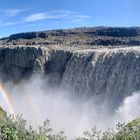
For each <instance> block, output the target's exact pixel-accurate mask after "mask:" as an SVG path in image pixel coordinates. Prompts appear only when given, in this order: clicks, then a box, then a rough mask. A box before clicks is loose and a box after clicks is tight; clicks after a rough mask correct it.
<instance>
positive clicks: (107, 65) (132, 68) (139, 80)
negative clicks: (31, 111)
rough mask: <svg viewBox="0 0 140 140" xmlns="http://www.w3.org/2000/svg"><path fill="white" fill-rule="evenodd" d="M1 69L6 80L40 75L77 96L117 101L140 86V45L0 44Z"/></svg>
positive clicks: (119, 101) (116, 102) (115, 102)
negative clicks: (10, 45)
mask: <svg viewBox="0 0 140 140" xmlns="http://www.w3.org/2000/svg"><path fill="white" fill-rule="evenodd" d="M0 70H1V77H2V78H3V79H4V80H13V81H19V80H21V79H24V78H30V77H31V76H33V75H36V74H40V75H41V76H43V77H45V78H47V79H48V80H49V83H52V84H55V85H57V86H61V87H62V88H66V89H69V90H70V91H71V92H73V93H74V94H75V95H77V97H79V95H80V96H83V95H86V96H89V97H91V96H93V95H97V96H101V97H102V98H108V99H110V100H108V101H109V102H114V104H118V103H121V101H122V100H123V99H124V98H125V97H126V96H128V95H130V94H131V93H132V92H134V91H137V90H139V89H140V48H139V47H129V48H114V49H107V48H106V49H105V48H104V49H88V50H87V49H76V50H75V49H71V48H70V49H64V48H63V49H62V48H61V49H60V48H59V47H58V48H49V47H33V46H32V47H25V46H24V47H1V49H0Z"/></svg>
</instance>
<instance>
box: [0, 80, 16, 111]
mask: <svg viewBox="0 0 140 140" xmlns="http://www.w3.org/2000/svg"><path fill="white" fill-rule="evenodd" d="M0 93H1V94H2V96H3V98H4V100H5V102H6V105H7V107H8V109H9V112H10V114H15V112H14V109H13V106H12V103H11V99H10V96H9V93H8V92H7V91H6V90H5V88H4V86H3V84H2V82H0Z"/></svg>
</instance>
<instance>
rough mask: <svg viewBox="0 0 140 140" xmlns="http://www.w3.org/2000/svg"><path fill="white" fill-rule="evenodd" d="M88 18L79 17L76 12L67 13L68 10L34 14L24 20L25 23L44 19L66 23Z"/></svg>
mask: <svg viewBox="0 0 140 140" xmlns="http://www.w3.org/2000/svg"><path fill="white" fill-rule="evenodd" d="M88 18H89V16H85V15H80V14H78V13H76V12H73V11H69V10H54V11H49V12H44V13H35V14H31V15H29V16H27V17H26V18H25V22H35V21H39V20H45V19H64V20H67V21H73V22H74V21H75V22H76V21H82V20H85V19H88Z"/></svg>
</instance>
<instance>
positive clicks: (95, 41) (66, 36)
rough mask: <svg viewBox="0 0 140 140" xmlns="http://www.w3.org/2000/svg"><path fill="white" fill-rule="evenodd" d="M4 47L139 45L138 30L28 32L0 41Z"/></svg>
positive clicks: (97, 29)
mask: <svg viewBox="0 0 140 140" xmlns="http://www.w3.org/2000/svg"><path fill="white" fill-rule="evenodd" d="M0 42H1V44H5V45H48V44H53V45H54V44H55V45H56V44H57V45H58V44H63V45H70V46H72V45H79V46H81V45H92V46H94V45H104V46H114V45H131V46H135V45H140V28H139V27H131V28H121V27H93V28H92V27H91V28H75V29H65V30H50V31H44V32H43V31H42V32H28V33H19V34H14V35H11V36H9V37H7V38H3V39H1V40H0Z"/></svg>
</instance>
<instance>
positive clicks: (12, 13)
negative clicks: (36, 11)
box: [3, 9, 26, 16]
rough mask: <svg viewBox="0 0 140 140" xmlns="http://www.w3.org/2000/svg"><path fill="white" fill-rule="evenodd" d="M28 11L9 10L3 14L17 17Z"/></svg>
mask: <svg viewBox="0 0 140 140" xmlns="http://www.w3.org/2000/svg"><path fill="white" fill-rule="evenodd" d="M24 11H26V10H23V9H9V10H4V11H3V13H5V14H6V15H7V16H16V15H18V14H19V13H21V12H24Z"/></svg>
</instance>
